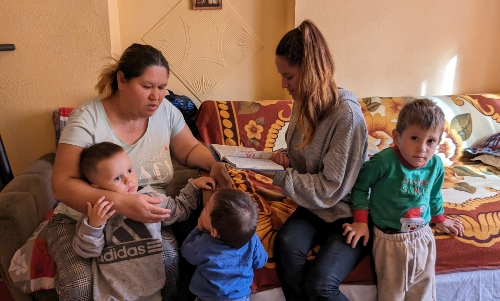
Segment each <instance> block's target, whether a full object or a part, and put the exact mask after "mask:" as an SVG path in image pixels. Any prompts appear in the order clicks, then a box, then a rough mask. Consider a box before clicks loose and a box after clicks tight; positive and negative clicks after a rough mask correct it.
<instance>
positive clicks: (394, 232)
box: [343, 99, 464, 301]
mask: <svg viewBox="0 0 500 301" xmlns="http://www.w3.org/2000/svg"><path fill="white" fill-rule="evenodd" d="M444 123H445V119H444V114H443V111H442V110H441V109H440V108H439V107H438V106H437V105H436V104H435V103H433V102H432V101H431V100H429V99H416V100H414V101H412V102H410V103H408V104H406V105H405V106H404V107H403V109H402V110H401V112H400V113H399V116H398V121H397V123H396V129H395V130H393V132H392V135H393V138H394V146H393V147H392V148H387V149H384V150H382V151H381V152H379V153H378V154H375V155H374V156H373V157H371V158H370V160H369V161H367V162H365V163H364V164H363V167H362V168H361V171H360V173H359V175H358V178H357V180H356V183H355V184H354V187H353V189H352V193H351V201H352V207H353V210H354V212H353V214H354V223H352V224H344V225H343V227H344V235H346V236H347V243H348V244H351V245H352V247H354V246H355V245H356V244H357V242H358V240H360V239H361V238H362V237H364V240H363V244H364V245H366V244H367V242H368V238H369V235H370V232H369V229H368V212H369V213H370V215H371V217H372V219H373V224H374V227H373V234H374V241H373V250H372V253H373V258H374V262H375V272H376V274H377V279H378V286H377V288H378V299H379V300H394V301H397V300H401V301H402V300H436V288H435V271H434V266H435V261H436V244H435V241H434V236H433V234H432V230H431V228H430V227H429V223H435V224H436V227H437V228H438V229H440V230H442V231H444V232H446V233H451V234H454V235H459V236H461V235H462V234H463V231H464V228H463V225H462V223H461V222H460V220H458V219H454V220H450V219H447V218H446V217H445V216H444V214H443V212H444V209H443V198H442V196H441V186H442V185H443V180H444V167H443V163H442V162H441V159H440V158H439V157H438V156H437V155H435V151H436V147H437V146H438V145H439V142H440V141H441V136H442V134H443V130H444ZM412 298H413V299H412Z"/></svg>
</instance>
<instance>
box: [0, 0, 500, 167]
mask: <svg viewBox="0 0 500 301" xmlns="http://www.w3.org/2000/svg"><path fill="white" fill-rule="evenodd" d="M190 2H191V0H147V1H146V0H126V1H123V0H122V1H119V0H108V1H103V0H86V1H72V0H60V1H55V0H52V1H42V0H31V1H28V0H3V1H2V9H1V10H0V28H1V30H0V43H14V44H16V48H17V49H16V51H14V52H0V134H1V135H2V139H3V141H4V144H5V146H6V150H7V154H8V156H9V160H10V163H11V166H12V168H13V171H14V175H17V174H19V173H20V172H21V170H22V169H24V168H25V167H26V166H28V164H30V163H31V162H33V161H34V160H35V159H36V158H38V157H39V156H41V155H43V154H44V153H47V152H51V151H54V150H55V147H54V133H53V127H52V121H51V119H50V116H51V112H52V111H53V110H54V109H56V108H58V107H59V106H77V105H79V104H80V103H82V102H83V101H85V100H88V99H90V98H91V97H93V96H95V91H94V89H93V87H94V85H95V83H96V79H97V76H98V73H99V70H100V68H101V67H102V65H103V64H104V63H105V62H106V59H105V58H106V57H107V56H109V55H110V54H111V53H113V54H118V55H119V54H120V53H121V52H122V51H123V49H125V48H126V47H127V46H128V45H130V44H131V43H133V42H138V43H144V39H145V38H147V37H148V34H149V37H150V38H151V36H154V35H152V33H154V32H155V31H154V30H153V29H154V28H155V27H156V28H161V26H165V25H169V23H168V22H169V20H168V17H169V16H172V15H169V14H171V13H172V12H173V11H174V10H177V11H176V13H177V15H175V17H176V19H175V20H176V22H180V23H171V24H173V26H179V24H182V26H181V27H180V28H181V29H180V30H176V31H175V32H174V35H180V34H182V33H184V36H188V35H186V33H185V29H186V27H184V25H185V23H182V22H183V21H182V20H180V21H179V18H180V17H181V15H182V16H184V15H183V14H188V15H187V16H189V19H190V20H194V25H203V24H206V23H210V22H215V23H217V20H219V19H220V18H227V16H226V17H224V16H222V17H221V13H228V12H231V14H232V16H233V17H234V16H235V17H234V18H236V20H237V22H236V23H234V22H233V23H227V24H226V25H225V26H226V28H229V29H233V30H234V29H236V28H237V29H238V30H239V32H241V30H242V29H244V31H246V32H249V33H250V34H251V36H252V37H253V40H252V41H257V42H256V43H255V44H254V45H257V46H256V47H258V49H257V50H255V49H254V48H252V50H253V51H254V52H252V55H250V56H246V57H243V58H242V59H241V60H240V61H237V62H236V63H234V62H235V61H233V63H234V64H233V65H226V66H229V67H227V68H228V69H229V68H231V70H230V72H228V73H229V74H226V75H225V77H223V78H222V79H221V80H220V82H219V86H218V88H217V89H215V90H211V91H209V93H205V94H199V93H198V94H197V95H195V94H194V93H193V92H192V90H190V89H189V88H188V87H187V86H186V84H185V82H187V80H186V79H180V78H179V77H178V76H177V75H176V73H175V72H173V74H172V76H171V78H170V81H169V88H170V89H172V90H173V91H175V92H177V93H180V94H186V95H189V96H190V97H191V98H193V99H194V100H195V101H197V100H200V101H202V100H205V99H226V100H231V99H238V100H252V99H283V98H288V95H286V93H285V92H284V91H283V90H282V89H281V88H280V85H281V84H280V78H279V76H278V74H277V72H276V69H275V67H274V50H275V47H276V44H277V43H278V41H279V39H280V38H281V37H282V36H283V34H284V33H285V32H287V31H288V30H289V29H291V28H293V27H294V23H295V25H298V24H299V23H300V22H301V21H302V20H303V19H305V18H310V19H312V20H313V21H314V22H316V23H317V25H318V26H319V27H320V29H321V30H322V31H323V33H324V34H325V36H326V38H327V40H328V42H329V43H330V45H331V47H332V50H333V55H334V57H335V59H336V62H337V67H338V72H337V77H336V78H337V81H338V83H339V84H340V86H343V87H345V88H348V89H350V90H353V91H354V92H355V93H356V94H357V96H358V97H364V96H374V95H381V96H383V95H386V96H393V95H402V96H405V95H421V94H423V95H435V94H450V93H479V92H500V81H498V76H497V72H498V71H497V70H500V55H499V53H500V52H499V51H498V49H500V39H499V37H500V18H498V17H497V16H498V15H499V13H500V1H497V0H440V1H433V0H421V1H411V0H398V1H393V0H379V1H376V2H375V1H347V0H329V1H324V0H295V1H293V0H273V1H268V0H252V1H243V0H223V9H222V10H221V11H192V10H191V8H190ZM224 4H228V5H224ZM229 7H231V10H230V11H229V10H228V8H229ZM233 17H232V18H233ZM172 20H174V19H172ZM224 20H226V19H224ZM232 20H235V19H232ZM186 24H187V23H186ZM228 24H229V25H228ZM238 26H239V27H238ZM198 27H199V26H198ZM163 28H164V27H163ZM235 32H236V31H235ZM202 38H206V37H203V36H202ZM224 38H226V37H224ZM160 40H161V39H160ZM163 40H165V39H163ZM241 40H242V39H240V41H241ZM154 41H155V43H157V42H158V39H156V40H154ZM169 43H170V44H169V45H174V46H175V47H178V46H179V45H184V46H185V44H182V43H183V41H181V40H179V39H178V40H172V41H169ZM240 44H241V43H240ZM219 45H220V44H219ZM184 46H183V47H184ZM232 47H233V48H231V52H229V53H227V55H228V57H230V56H231V55H233V56H234V57H237V55H238V53H237V51H239V50H235V49H238V48H237V47H235V46H234V45H232ZM169 51H170V50H169ZM193 53H194V52H185V51H184V52H183V51H179V50H177V51H173V52H172V53H170V54H173V55H174V57H173V62H174V61H176V59H177V61H178V62H181V61H182V60H178V58H177V57H175V55H177V56H183V55H185V54H186V55H192V54H193ZM220 53H221V52H214V53H212V55H220ZM198 54H199V53H198ZM455 56H456V60H454V57H455ZM218 59H220V56H219V57H218ZM205 61H207V60H205ZM224 62H227V61H224ZM205 63H206V64H208V63H207V62H205ZM219 65H221V64H219ZM173 67H175V66H173ZM179 70H180V69H179ZM198 74H203V72H198ZM217 74H219V75H220V74H221V73H220V72H219V73H216V75H217ZM183 80H184V82H183ZM191 89H192V87H191Z"/></svg>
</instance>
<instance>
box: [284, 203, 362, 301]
mask: <svg viewBox="0 0 500 301" xmlns="http://www.w3.org/2000/svg"><path fill="white" fill-rule="evenodd" d="M351 222H352V218H345V219H341V220H337V221H335V222H333V223H327V222H325V221H323V220H322V219H321V218H319V217H318V216H316V215H315V214H313V213H312V212H310V211H309V210H307V209H305V208H302V207H299V208H297V210H296V211H295V212H294V213H293V214H292V215H291V216H290V217H289V218H288V219H287V220H286V222H285V223H284V224H283V226H282V227H281V229H280V230H279V231H278V234H277V236H276V240H275V242H274V252H275V257H276V271H277V273H278V277H279V279H280V282H281V286H282V289H283V293H284V294H285V297H286V300H287V301H291V300H347V301H348V299H347V298H346V296H344V294H342V293H341V292H340V290H339V285H340V283H341V282H342V280H344V278H345V277H346V276H347V275H348V274H349V273H350V272H351V270H352V269H354V267H355V266H356V264H357V263H358V261H359V260H360V259H361V258H362V255H364V251H365V249H366V248H365V247H363V245H362V243H358V244H357V245H356V247H355V248H351V246H350V245H348V244H347V243H346V242H345V237H344V236H342V232H343V230H342V224H344V223H351ZM318 244H319V245H321V249H320V251H319V253H318V254H317V255H316V258H315V260H314V261H313V262H312V263H310V262H309V261H308V260H307V258H306V256H307V252H308V251H309V250H310V249H311V248H313V247H314V246H316V245H318Z"/></svg>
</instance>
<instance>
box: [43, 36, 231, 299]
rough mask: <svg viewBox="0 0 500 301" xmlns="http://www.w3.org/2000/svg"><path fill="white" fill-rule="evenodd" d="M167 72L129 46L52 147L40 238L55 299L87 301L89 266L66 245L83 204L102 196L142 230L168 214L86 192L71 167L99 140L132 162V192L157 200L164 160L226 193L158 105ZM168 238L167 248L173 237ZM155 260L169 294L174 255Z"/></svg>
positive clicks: (223, 182) (198, 148) (205, 159)
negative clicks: (50, 203) (48, 200)
mask: <svg viewBox="0 0 500 301" xmlns="http://www.w3.org/2000/svg"><path fill="white" fill-rule="evenodd" d="M169 72H170V69H169V66H168V62H167V60H166V59H165V57H164V56H163V54H162V53H161V52H160V51H159V50H158V49H156V48H154V47H152V46H149V45H141V44H132V45H131V46H129V47H128V48H127V49H126V50H125V51H124V52H123V54H122V55H121V57H120V58H119V59H118V60H115V62H113V63H111V64H110V65H108V66H105V67H104V68H103V69H102V71H101V75H100V76H99V80H98V83H97V85H96V90H97V92H98V94H99V96H98V97H96V98H94V99H92V100H90V101H88V102H86V103H84V104H82V105H80V106H79V107H78V108H76V109H75V110H74V111H73V112H72V113H71V115H70V117H69V120H68V122H67V124H66V127H65V128H64V131H63V132H62V134H61V138H60V140H59V146H58V148H57V152H56V158H55V162H54V171H53V175H52V190H53V194H54V198H55V199H57V200H58V201H60V203H59V205H58V206H57V208H56V209H55V211H54V214H53V216H52V218H51V220H50V222H49V225H48V234H47V235H48V245H49V250H50V253H51V255H52V257H53V258H54V260H55V262H56V265H57V270H58V272H57V276H56V277H57V287H56V289H57V292H58V293H59V298H60V300H92V298H93V296H92V269H91V259H84V258H82V257H80V256H78V255H77V254H76V253H75V251H74V250H73V248H72V246H71V241H72V240H73V237H74V235H75V226H76V221H77V220H79V219H81V217H82V216H83V215H84V213H86V212H87V204H88V203H91V204H94V203H95V202H97V200H99V199H100V198H101V197H103V196H104V197H105V199H106V200H107V201H109V202H110V203H111V204H113V209H114V210H116V212H117V213H118V214H120V215H123V216H126V217H127V218H129V219H132V220H135V221H138V222H142V223H154V222H160V221H162V220H164V219H165V218H167V217H169V213H170V210H168V209H163V208H160V207H158V206H156V204H159V203H161V199H156V198H153V197H150V196H148V195H146V194H127V195H123V194H119V193H116V192H112V191H109V190H103V189H100V188H96V187H94V186H91V185H90V184H89V183H88V182H87V181H85V180H84V179H83V177H82V175H81V174H80V171H79V168H78V167H79V162H80V154H81V152H82V150H83V149H84V148H86V147H88V146H90V145H93V144H95V143H99V142H104V141H107V142H113V143H115V144H117V145H119V146H121V147H122V148H123V149H124V150H125V151H126V152H127V154H128V156H129V157H130V159H131V160H132V164H133V168H134V170H135V172H136V173H137V175H138V177H139V185H140V186H146V185H151V186H152V187H153V188H154V189H156V190H157V191H158V192H160V193H163V194H165V191H166V185H167V184H168V183H169V182H170V181H171V180H172V178H173V173H174V169H173V165H172V160H171V156H173V158H174V159H175V160H177V162H179V163H180V164H182V165H184V166H188V167H198V168H202V169H205V170H207V171H210V175H211V176H212V177H213V178H214V179H215V181H216V182H217V185H218V186H220V187H229V186H230V183H231V180H230V177H229V174H228V172H227V170H226V168H225V166H224V165H223V164H222V163H218V162H216V161H215V160H214V158H213V156H212V155H211V153H210V151H209V150H208V149H207V148H206V147H205V146H203V145H201V144H200V143H199V141H198V140H197V139H196V138H195V137H193V135H192V134H191V131H190V130H189V128H188V127H187V126H186V123H185V121H184V118H183V116H182V114H181V112H180V111H179V110H177V109H176V108H175V107H174V106H173V105H172V104H171V103H170V102H169V101H164V98H165V94H166V88H167V82H168V77H169ZM196 222H197V217H194V219H193V224H192V225H187V227H188V228H187V229H185V230H184V229H182V230H183V231H184V232H185V235H186V236H187V234H188V233H189V231H191V229H192V228H194V227H195V226H196ZM170 231H171V230H170ZM171 236H172V235H171ZM172 239H173V240H174V244H175V237H173V238H172ZM164 241H165V240H164ZM170 243H172V241H170ZM179 243H182V241H180V242H179ZM179 245H180V244H179ZM163 255H164V256H163V258H164V260H165V263H166V265H168V264H170V266H168V272H167V282H168V283H167V284H169V285H171V287H168V290H169V293H171V292H173V291H174V290H175V284H176V280H177V278H178V277H179V275H178V274H177V262H178V261H179V258H178V254H177V253H176V250H175V248H174V250H169V252H168V253H167V252H166V251H165V245H164V249H163ZM192 271H194V267H193V268H192ZM181 272H182V271H181ZM169 276H171V277H170V278H169ZM188 283H189V281H188ZM186 289H187V285H186ZM193 298H194V297H193ZM175 299H176V300H180V299H181V298H180V297H179V298H175Z"/></svg>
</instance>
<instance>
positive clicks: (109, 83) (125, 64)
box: [95, 43, 170, 99]
mask: <svg viewBox="0 0 500 301" xmlns="http://www.w3.org/2000/svg"><path fill="white" fill-rule="evenodd" d="M110 59H111V60H112V63H110V64H108V65H105V66H104V67H103V68H102V69H101V73H100V75H99V80H98V81H97V85H95V89H96V90H97V93H99V98H100V99H104V98H106V97H109V96H111V95H113V94H114V93H115V92H116V91H117V90H118V80H117V78H116V75H117V74H118V71H121V72H123V76H124V78H125V80H126V81H129V80H131V79H132V78H136V77H139V76H141V75H142V74H143V73H144V71H145V70H146V69H147V68H148V67H150V66H161V67H165V69H167V76H168V75H169V74H170V68H169V66H168V62H167V60H166V59H165V57H164V56H163V54H162V53H161V51H160V50H158V49H156V48H154V47H153V46H150V45H141V44H135V43H134V44H132V45H130V46H129V47H128V48H127V49H125V51H124V52H123V54H122V56H121V57H120V58H118V59H117V58H114V57H111V58H110Z"/></svg>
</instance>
